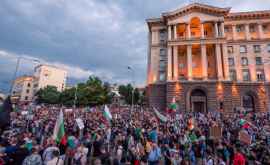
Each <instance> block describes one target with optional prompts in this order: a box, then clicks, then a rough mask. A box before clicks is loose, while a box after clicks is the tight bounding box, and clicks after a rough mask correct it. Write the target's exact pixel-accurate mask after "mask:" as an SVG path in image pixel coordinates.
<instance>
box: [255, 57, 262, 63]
mask: <svg viewBox="0 0 270 165" xmlns="http://www.w3.org/2000/svg"><path fill="white" fill-rule="evenodd" d="M256 65H262V57H256Z"/></svg>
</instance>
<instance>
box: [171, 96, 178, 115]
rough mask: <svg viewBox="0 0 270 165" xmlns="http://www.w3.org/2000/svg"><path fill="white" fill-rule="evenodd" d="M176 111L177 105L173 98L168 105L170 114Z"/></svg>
mask: <svg viewBox="0 0 270 165" xmlns="http://www.w3.org/2000/svg"><path fill="white" fill-rule="evenodd" d="M176 109H177V105H176V101H175V97H174V98H173V99H172V102H171V104H170V105H169V110H170V112H176Z"/></svg>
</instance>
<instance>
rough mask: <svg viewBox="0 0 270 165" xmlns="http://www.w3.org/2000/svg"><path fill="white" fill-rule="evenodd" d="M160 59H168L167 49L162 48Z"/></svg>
mask: <svg viewBox="0 0 270 165" xmlns="http://www.w3.org/2000/svg"><path fill="white" fill-rule="evenodd" d="M160 60H166V49H160Z"/></svg>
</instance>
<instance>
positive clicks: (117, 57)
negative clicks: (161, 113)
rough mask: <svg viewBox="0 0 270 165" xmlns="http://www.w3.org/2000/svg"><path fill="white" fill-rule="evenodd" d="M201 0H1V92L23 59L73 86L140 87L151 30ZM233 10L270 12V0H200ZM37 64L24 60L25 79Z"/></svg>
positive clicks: (7, 86) (143, 79) (144, 74)
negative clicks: (99, 82) (154, 20)
mask: <svg viewBox="0 0 270 165" xmlns="http://www.w3.org/2000/svg"><path fill="white" fill-rule="evenodd" d="M194 1H195V0H12V1H11V0H1V2H0V91H1V90H2V91H8V88H9V83H10V81H11V79H12V75H13V73H14V70H15V64H16V58H17V57H18V56H23V57H26V58H28V59H38V60H39V61H41V62H42V63H49V64H53V65H56V66H60V67H63V68H65V69H67V70H68V72H69V75H68V76H69V79H68V82H69V83H75V82H78V81H84V80H85V79H86V78H87V77H88V76H89V75H96V76H99V77H101V78H102V79H103V80H106V81H110V82H116V83H127V82H130V81H131V76H130V75H131V74H130V73H129V72H128V70H127V66H132V67H133V68H134V70H135V77H136V84H137V85H143V84H144V83H145V79H146V59H147V58H146V56H147V26H146V24H145V19H146V18H150V17H158V16H159V15H160V13H161V12H166V11H170V10H173V9H176V8H178V7H181V6H183V5H186V4H188V3H190V2H194ZM196 2H202V3H208V4H210V5H217V6H220V7H232V10H233V11H246V10H262V9H270V0H256V1H255V0H213V1H209V0H200V1H199V0H196ZM35 65H37V64H36V63H33V62H31V61H29V60H22V62H21V65H20V68H19V75H23V74H31V73H32V72H33V67H34V66H35Z"/></svg>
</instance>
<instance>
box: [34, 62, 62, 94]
mask: <svg viewBox="0 0 270 165" xmlns="http://www.w3.org/2000/svg"><path fill="white" fill-rule="evenodd" d="M34 77H35V82H34V92H37V91H38V90H39V89H41V88H45V87H47V86H55V87H56V88H57V90H58V91H63V90H64V89H65V86H66V79H67V71H66V70H64V69H61V68H58V67H55V66H51V65H44V64H42V65H39V66H37V67H36V68H35V73H34Z"/></svg>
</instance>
